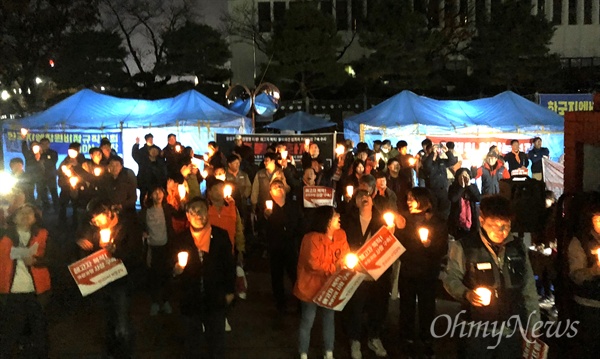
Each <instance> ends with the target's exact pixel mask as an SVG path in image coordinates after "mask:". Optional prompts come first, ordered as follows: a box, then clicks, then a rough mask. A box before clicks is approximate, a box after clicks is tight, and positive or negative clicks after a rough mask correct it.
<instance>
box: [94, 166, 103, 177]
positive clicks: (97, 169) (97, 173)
mask: <svg viewBox="0 0 600 359" xmlns="http://www.w3.org/2000/svg"><path fill="white" fill-rule="evenodd" d="M101 174H102V168H100V167H96V168H94V176H96V177H98V176H100V175H101Z"/></svg>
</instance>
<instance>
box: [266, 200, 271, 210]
mask: <svg viewBox="0 0 600 359" xmlns="http://www.w3.org/2000/svg"><path fill="white" fill-rule="evenodd" d="M265 206H266V207H267V209H273V201H271V200H267V201H265Z"/></svg>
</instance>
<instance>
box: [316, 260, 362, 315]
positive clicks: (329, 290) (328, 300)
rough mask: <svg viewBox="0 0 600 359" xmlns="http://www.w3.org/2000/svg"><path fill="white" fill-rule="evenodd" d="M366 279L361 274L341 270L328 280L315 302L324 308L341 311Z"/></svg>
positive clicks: (349, 270)
mask: <svg viewBox="0 0 600 359" xmlns="http://www.w3.org/2000/svg"><path fill="white" fill-rule="evenodd" d="M365 278H366V275H365V274H363V273H361V272H356V271H354V270H351V269H342V270H339V271H337V272H336V273H335V274H333V275H332V276H331V277H329V278H328V279H327V282H326V283H325V285H324V286H323V288H321V290H319V292H318V293H317V295H316V296H315V297H314V298H313V302H314V303H315V304H317V305H318V306H321V307H324V308H328V309H333V310H335V311H341V310H343V309H344V307H345V306H346V304H347V303H348V301H349V300H350V298H352V295H353V294H354V292H355V291H356V289H357V288H358V286H359V285H360V284H361V283H362V282H363V280H364V279H365Z"/></svg>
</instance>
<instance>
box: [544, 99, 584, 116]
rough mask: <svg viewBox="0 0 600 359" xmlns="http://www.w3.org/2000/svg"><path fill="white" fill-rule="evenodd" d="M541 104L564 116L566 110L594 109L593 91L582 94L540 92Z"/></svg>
mask: <svg viewBox="0 0 600 359" xmlns="http://www.w3.org/2000/svg"><path fill="white" fill-rule="evenodd" d="M539 100H540V105H541V106H543V107H546V108H548V109H549V110H551V111H554V112H556V113H557V114H559V115H561V116H564V114H565V112H576V111H593V109H594V102H593V95H592V94H591V93H581V94H539Z"/></svg>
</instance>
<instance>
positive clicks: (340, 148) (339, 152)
mask: <svg viewBox="0 0 600 359" xmlns="http://www.w3.org/2000/svg"><path fill="white" fill-rule="evenodd" d="M345 151H346V150H345V148H344V145H341V144H340V145H337V146H336V147H335V154H336V155H338V156H341V155H343V154H344V152H345Z"/></svg>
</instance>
